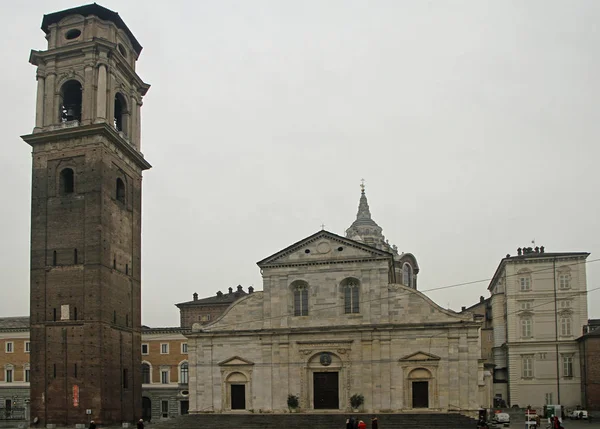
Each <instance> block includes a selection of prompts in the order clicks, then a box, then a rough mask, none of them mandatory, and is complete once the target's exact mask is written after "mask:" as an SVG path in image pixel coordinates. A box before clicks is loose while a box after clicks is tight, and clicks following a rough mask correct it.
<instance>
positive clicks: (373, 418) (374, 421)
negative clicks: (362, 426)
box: [371, 416, 379, 429]
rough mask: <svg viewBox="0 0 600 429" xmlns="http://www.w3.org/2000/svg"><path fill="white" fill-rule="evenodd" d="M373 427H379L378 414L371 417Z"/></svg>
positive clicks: (374, 428)
mask: <svg viewBox="0 0 600 429" xmlns="http://www.w3.org/2000/svg"><path fill="white" fill-rule="evenodd" d="M371 429H379V420H378V419H377V416H373V417H371Z"/></svg>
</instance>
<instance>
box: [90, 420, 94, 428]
mask: <svg viewBox="0 0 600 429" xmlns="http://www.w3.org/2000/svg"><path fill="white" fill-rule="evenodd" d="M89 429H96V423H94V421H93V420H92V421H91V422H90V427H89Z"/></svg>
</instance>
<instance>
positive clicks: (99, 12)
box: [41, 3, 143, 56]
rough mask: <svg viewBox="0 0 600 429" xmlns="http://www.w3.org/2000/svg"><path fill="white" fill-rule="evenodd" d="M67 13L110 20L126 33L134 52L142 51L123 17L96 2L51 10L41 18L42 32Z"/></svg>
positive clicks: (45, 31)
mask: <svg viewBox="0 0 600 429" xmlns="http://www.w3.org/2000/svg"><path fill="white" fill-rule="evenodd" d="M69 15H83V16H90V15H93V16H97V17H98V18H99V19H102V20H103V21H110V22H112V23H113V24H115V25H116V26H117V28H120V29H121V30H123V31H124V32H125V34H127V37H129V40H130V41H131V44H132V45H133V49H135V52H136V54H137V55H138V56H139V55H140V52H142V49H143V48H142V45H140V42H138V40H137V39H136V38H135V36H134V35H133V33H132V32H131V30H130V29H129V27H127V24H125V22H124V21H123V19H122V18H121V17H120V16H119V13H118V12H114V11H112V10H110V9H107V8H105V7H104V6H100V5H99V4H96V3H90V4H86V5H83V6H77V7H73V8H71V9H65V10H60V11H58V12H53V13H49V14H45V15H44V18H43V19H42V25H41V29H42V31H43V32H44V33H46V34H48V33H49V32H50V29H49V27H50V26H51V25H52V24H56V23H58V22H60V21H61V20H62V19H64V18H66V17H67V16H69Z"/></svg>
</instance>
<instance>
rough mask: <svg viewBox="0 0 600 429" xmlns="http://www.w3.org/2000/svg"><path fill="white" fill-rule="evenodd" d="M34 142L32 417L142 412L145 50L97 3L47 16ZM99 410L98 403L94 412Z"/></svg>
mask: <svg viewBox="0 0 600 429" xmlns="http://www.w3.org/2000/svg"><path fill="white" fill-rule="evenodd" d="M42 30H43V31H44V33H45V34H46V39H47V41H48V48H47V50H45V51H32V52H31V56H30V60H29V61H30V62H31V64H33V65H35V66H37V102H36V115H35V128H34V129H33V133H32V134H28V135H25V136H22V138H23V140H25V142H27V143H28V144H29V145H31V147H32V157H33V172H32V196H31V276H30V282H31V285H30V292H31V303H30V313H31V314H30V315H31V319H30V323H31V418H32V419H35V418H36V417H37V418H38V419H39V422H40V423H41V424H42V425H46V424H56V425H59V426H60V425H65V426H67V425H69V426H70V425H73V424H78V423H79V424H84V423H87V422H89V420H90V419H94V420H95V421H96V422H100V423H102V424H113V423H118V424H120V423H122V422H133V421H134V420H136V419H138V418H139V417H140V416H141V399H142V392H141V386H142V381H141V370H140V362H141V355H140V354H141V350H140V348H141V315H140V313H141V299H140V298H141V284H140V274H141V270H140V268H141V251H140V250H141V249H140V247H141V209H142V195H141V189H142V171H144V170H146V169H148V168H150V164H149V163H148V162H147V161H146V160H145V159H144V156H143V154H142V153H141V152H140V137H141V134H140V119H141V118H140V108H141V106H142V97H143V96H144V95H145V94H146V92H147V91H148V89H149V87H150V86H149V85H148V84H146V83H144V82H143V81H142V80H141V78H140V77H139V76H138V75H137V73H136V71H135V67H136V61H137V59H138V57H139V55H140V52H141V50H142V47H141V45H140V44H139V42H138V41H137V40H136V38H135V37H134V35H133V34H132V33H131V31H130V30H129V28H127V25H125V23H124V22H123V20H122V19H121V17H120V16H119V15H118V14H117V13H115V12H113V11H110V10H108V9H106V8H104V7H101V6H99V5H97V4H95V3H94V4H91V5H86V6H81V7H76V8H73V9H68V10H63V11H60V12H56V13H51V14H49V15H45V16H44V18H43V21H42ZM87 410H91V414H88V413H86V411H87Z"/></svg>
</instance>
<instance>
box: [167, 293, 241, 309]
mask: <svg viewBox="0 0 600 429" xmlns="http://www.w3.org/2000/svg"><path fill="white" fill-rule="evenodd" d="M246 295H248V293H247V292H244V291H243V290H235V291H233V292H232V293H224V294H222V295H221V296H219V295H214V296H210V297H208V298H202V299H197V300H192V301H187V302H181V303H179V304H175V305H176V306H177V307H178V308H181V307H189V306H196V305H209V304H210V305H215V304H217V305H218V304H223V305H229V304H231V303H233V302H235V301H237V300H238V299H240V298H241V297H243V296H246Z"/></svg>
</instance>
